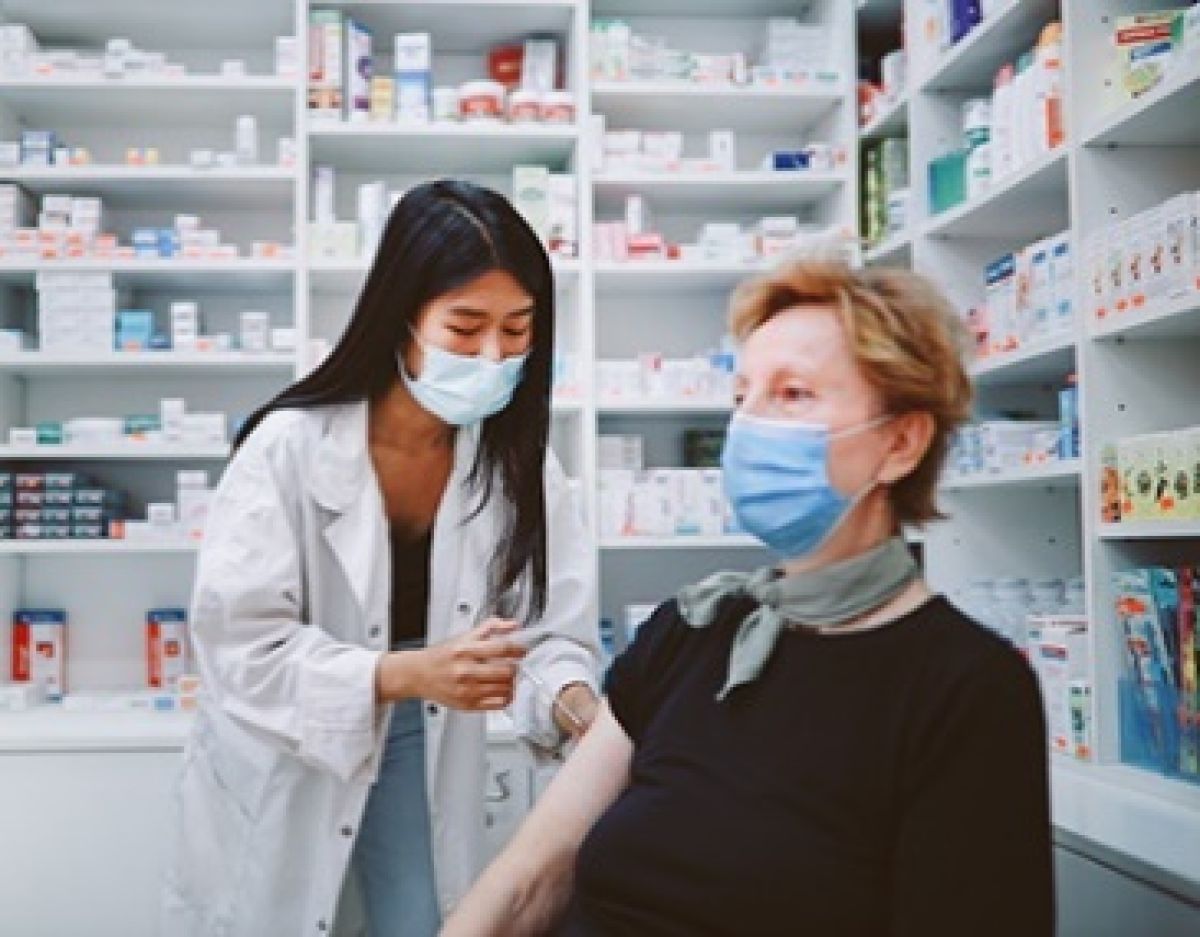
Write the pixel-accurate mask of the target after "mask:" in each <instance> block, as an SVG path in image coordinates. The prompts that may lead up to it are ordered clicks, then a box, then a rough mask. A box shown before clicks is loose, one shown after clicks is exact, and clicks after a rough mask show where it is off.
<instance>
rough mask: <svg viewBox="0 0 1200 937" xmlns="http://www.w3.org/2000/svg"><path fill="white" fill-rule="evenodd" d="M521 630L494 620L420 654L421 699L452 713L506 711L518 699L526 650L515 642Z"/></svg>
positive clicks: (419, 652)
mask: <svg viewBox="0 0 1200 937" xmlns="http://www.w3.org/2000/svg"><path fill="white" fill-rule="evenodd" d="M518 628H520V625H519V624H518V623H517V622H515V621H505V620H503V619H499V618H489V619H488V620H487V621H485V622H484V623H483V624H482V625H479V626H478V627H477V628H475V629H474V630H472V631H469V632H467V633H466V634H464V635H460V636H459V637H457V638H452V639H450V640H449V641H446V642H443V643H442V644H435V645H433V646H432V647H427V648H425V649H424V650H422V651H417V652H416V654H418V655H419V657H420V661H419V665H418V677H417V684H416V685H417V690H418V693H417V694H416V695H418V696H420V697H421V698H422V699H427V700H430V701H432V702H435V703H441V704H442V705H443V706H449V707H450V708H451V709H461V710H465V711H467V712H484V711H488V710H495V709H503V708H504V707H506V706H507V705H508V704H509V703H511V702H512V698H513V687H514V684H515V682H516V678H517V666H518V665H519V663H520V661H521V658H522V657H524V656H525V648H523V647H522V646H521V645H520V644H518V643H517V642H516V641H513V640H511V639H510V635H512V634H513V632H515V631H516V630H517V629H518Z"/></svg>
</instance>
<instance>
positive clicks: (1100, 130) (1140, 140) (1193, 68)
mask: <svg viewBox="0 0 1200 937" xmlns="http://www.w3.org/2000/svg"><path fill="white" fill-rule="evenodd" d="M1197 114H1200V58H1198V59H1195V60H1193V61H1192V62H1191V63H1190V64H1189V65H1180V66H1177V67H1176V69H1175V70H1174V71H1172V72H1170V73H1169V74H1168V76H1167V78H1166V80H1165V81H1164V82H1163V83H1162V84H1161V85H1159V86H1158V87H1157V88H1154V89H1152V90H1151V91H1149V92H1147V93H1146V94H1144V95H1142V96H1141V97H1140V98H1137V99H1135V100H1133V101H1129V102H1128V103H1126V104H1125V105H1123V106H1122V107H1119V108H1117V110H1115V111H1114V112H1113V113H1111V114H1109V115H1107V116H1106V117H1104V118H1103V119H1101V120H1100V121H1099V122H1098V123H1097V125H1096V126H1095V127H1094V128H1093V129H1092V130H1091V131H1090V132H1089V133H1087V134H1085V135H1084V138H1083V143H1084V146H1200V120H1197V119H1196V115H1197Z"/></svg>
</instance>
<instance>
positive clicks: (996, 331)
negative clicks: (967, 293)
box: [985, 254, 1018, 355]
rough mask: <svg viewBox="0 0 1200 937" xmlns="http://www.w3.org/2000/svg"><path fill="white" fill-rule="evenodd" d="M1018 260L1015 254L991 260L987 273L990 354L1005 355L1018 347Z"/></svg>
mask: <svg viewBox="0 0 1200 937" xmlns="http://www.w3.org/2000/svg"><path fill="white" fill-rule="evenodd" d="M1016 276H1017V271H1016V258H1015V257H1014V256H1013V255H1012V254H1005V255H1004V256H1003V257H1000V258H998V259H997V260H994V261H992V263H990V264H988V266H987V268H986V270H985V283H986V291H987V292H986V295H987V311H988V334H989V339H990V341H989V347H988V352H989V353H990V354H994V355H995V354H1004V353H1006V352H1010V351H1013V350H1014V349H1015V348H1016V347H1017V341H1018V323H1017V281H1016Z"/></svg>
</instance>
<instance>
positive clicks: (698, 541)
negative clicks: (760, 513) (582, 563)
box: [600, 534, 766, 551]
mask: <svg viewBox="0 0 1200 937" xmlns="http://www.w3.org/2000/svg"><path fill="white" fill-rule="evenodd" d="M600 549H601V550H605V551H616V550H764V549H766V548H765V547H764V546H763V545H762V542H761V541H759V540H756V539H755V538H754V537H751V536H748V535H739V534H726V535H724V536H716V537H702V536H678V537H605V538H604V539H602V540H601V541H600Z"/></svg>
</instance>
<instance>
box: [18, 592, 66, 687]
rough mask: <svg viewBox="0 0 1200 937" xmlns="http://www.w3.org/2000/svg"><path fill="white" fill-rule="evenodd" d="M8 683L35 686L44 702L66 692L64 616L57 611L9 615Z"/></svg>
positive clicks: (33, 611)
mask: <svg viewBox="0 0 1200 937" xmlns="http://www.w3.org/2000/svg"><path fill="white" fill-rule="evenodd" d="M12 679H13V682H14V683H37V684H40V685H41V687H42V689H43V690H44V691H45V695H46V699H48V700H52V701H58V700H61V699H62V698H63V694H64V693H66V692H67V613H66V612H64V611H62V610H60V609H18V610H17V611H16V612H14V613H13V627H12Z"/></svg>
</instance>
